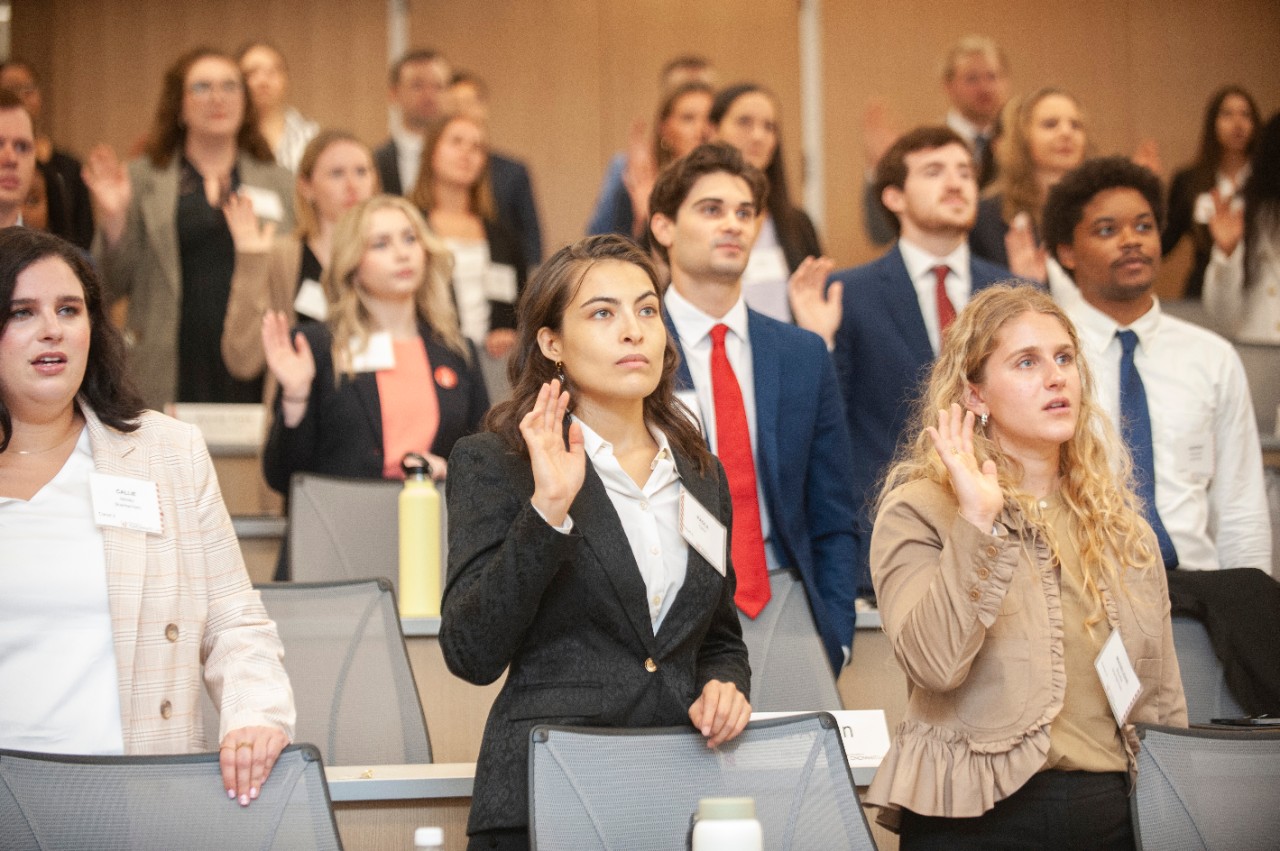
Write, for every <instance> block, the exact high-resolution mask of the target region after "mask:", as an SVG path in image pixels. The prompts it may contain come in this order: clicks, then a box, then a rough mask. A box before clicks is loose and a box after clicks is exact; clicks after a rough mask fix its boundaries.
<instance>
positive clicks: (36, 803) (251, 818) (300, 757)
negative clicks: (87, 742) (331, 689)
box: [0, 745, 342, 851]
mask: <svg viewBox="0 0 1280 851" xmlns="http://www.w3.org/2000/svg"><path fill="white" fill-rule="evenodd" d="M0 847H2V848H4V849H6V851H83V849H89V848H91V849H94V851H136V849H144V848H164V849H171V848H181V849H184V851H224V849H227V848H254V849H262V851H340V849H341V848H342V842H341V841H340V839H339V838H338V827H337V824H336V823H335V821H334V817H333V805H332V803H331V802H330V800H329V787H328V785H327V784H326V782H325V777H324V766H323V764H322V763H321V761H320V753H319V752H318V751H317V750H316V749H315V748H314V747H312V746H311V745H293V746H290V747H288V748H286V749H285V750H284V752H283V753H281V754H280V759H279V761H278V762H276V765H275V768H274V769H273V770H272V772H271V776H270V777H269V778H267V782H266V783H265V784H264V785H263V787H262V791H261V794H260V795H259V797H258V800H256V801H254V802H253V804H251V805H250V806H248V807H240V806H239V805H238V804H237V803H236V802H235V801H229V800H227V793H226V790H225V788H224V787H223V785H222V778H221V772H220V770H219V768H218V755H217V754H216V753H205V754H189V755H179V756H103V757H84V756H59V755H49V754H30V753H22V752H19V751H5V750H0Z"/></svg>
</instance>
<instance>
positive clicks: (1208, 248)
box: [1160, 168, 1213, 298]
mask: <svg viewBox="0 0 1280 851" xmlns="http://www.w3.org/2000/svg"><path fill="white" fill-rule="evenodd" d="M1212 189H1213V182H1212V180H1210V181H1206V180H1205V179H1204V178H1203V177H1202V176H1201V175H1200V173H1199V172H1198V171H1196V169H1194V168H1187V169H1183V170H1182V171H1180V172H1178V173H1177V174H1175V175H1174V176H1173V183H1171V184H1170V186H1169V215H1168V216H1167V217H1166V221H1165V225H1164V232H1163V233H1161V234H1160V249H1161V251H1163V252H1164V253H1165V254H1168V253H1169V252H1170V251H1173V249H1174V248H1176V247H1177V245H1178V242H1179V241H1181V239H1182V237H1183V236H1185V235H1186V234H1188V233H1190V234H1191V245H1192V248H1193V249H1194V250H1193V254H1192V262H1191V268H1190V269H1189V270H1188V271H1187V280H1186V283H1185V284H1184V289H1183V291H1182V297H1183V298H1200V294H1201V292H1202V291H1203V290H1204V273H1205V270H1206V269H1208V268H1209V259H1210V258H1211V257H1212V256H1213V234H1211V233H1210V232H1209V226H1208V225H1202V224H1200V223H1198V222H1196V221H1195V209H1196V199H1197V198H1199V197H1200V193H1201V192H1209V191H1210V190H1212Z"/></svg>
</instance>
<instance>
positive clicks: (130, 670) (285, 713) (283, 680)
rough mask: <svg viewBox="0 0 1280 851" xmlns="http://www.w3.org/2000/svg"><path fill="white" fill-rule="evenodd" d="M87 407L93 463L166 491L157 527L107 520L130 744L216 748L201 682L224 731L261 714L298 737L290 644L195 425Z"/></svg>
mask: <svg viewBox="0 0 1280 851" xmlns="http://www.w3.org/2000/svg"><path fill="white" fill-rule="evenodd" d="M80 410H81V411H83V412H84V415H85V419H86V421H87V423H88V429H89V440H90V443H91V445H92V447H93V464H94V468H95V469H96V470H97V471H98V472H100V473H109V474H111V475H117V476H130V477H133V478H138V479H146V480H149V481H154V482H155V483H156V485H157V487H158V490H159V495H160V514H161V523H162V526H163V531H162V532H161V534H159V535H151V534H147V533H145V532H140V531H136V530H131V529H118V528H114V527H104V528H103V530H102V533H103V538H104V541H105V543H104V548H105V551H106V563H107V594H108V598H109V601H110V606H111V622H112V631H113V633H114V636H115V650H116V665H117V667H118V669H119V670H118V673H119V682H120V715H121V722H122V727H123V732H124V750H125V753H128V754H152V753H184V752H190V751H199V750H205V749H213V748H216V747H217V744H218V743H217V742H206V741H204V738H205V737H204V732H203V719H202V712H201V701H200V690H201V688H203V687H207V688H208V690H209V695H210V696H211V697H212V698H213V702H214V705H216V706H221V708H222V710H221V711H222V719H221V728H220V730H219V738H221V737H222V736H225V735H226V733H227V731H229V730H234V729H237V728H239V727H246V726H254V725H265V726H274V727H280V728H282V729H283V730H285V732H286V733H287V734H288V735H289V737H290V738H291V739H292V737H293V724H294V708H293V691H292V689H291V688H290V686H289V678H288V677H287V676H286V674H285V670H284V664H283V660H284V651H283V649H282V648H281V646H280V639H279V636H278V635H277V634H276V627H275V624H274V623H273V622H272V621H271V619H270V618H268V617H267V612H266V609H264V608H263V606H262V601H261V599H260V598H259V596H258V592H257V591H255V590H253V587H252V586H251V585H250V583H249V576H248V574H247V573H246V572H245V568H244V559H243V558H242V557H241V555H240V544H239V542H238V541H237V540H236V536H235V532H234V531H233V530H232V528H231V518H230V517H229V516H228V515H227V509H226V506H225V505H224V504H223V502H222V493H221V491H220V490H219V489H218V480H217V477H216V476H215V474H214V471H213V462H212V461H211V459H210V458H209V450H208V449H207V448H206V447H205V444H204V440H203V438H201V436H200V433H199V431H198V430H196V429H195V428H194V427H192V426H189V425H185V424H183V423H180V422H178V421H177V420H174V419H170V418H169V417H166V416H163V415H162V414H158V413H155V412H154V411H146V412H144V413H143V414H142V416H141V418H140V420H139V422H140V427H139V428H138V430H137V431H135V432H133V433H131V434H125V433H123V432H119V431H117V430H115V429H113V428H111V427H109V426H106V425H103V423H102V422H101V421H100V420H98V418H97V416H95V415H94V413H93V411H92V410H90V409H89V407H88V405H86V404H85V403H84V402H83V401H81V402H80ZM202 675H203V677H202Z"/></svg>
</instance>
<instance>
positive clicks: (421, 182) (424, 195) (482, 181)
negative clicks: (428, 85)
mask: <svg viewBox="0 0 1280 851" xmlns="http://www.w3.org/2000/svg"><path fill="white" fill-rule="evenodd" d="M455 121H465V122H467V123H468V124H472V125H475V126H476V127H479V128H480V132H481V133H482V134H483V135H484V138H485V157H484V168H482V169H481V170H480V177H479V178H477V179H476V182H475V183H474V184H472V186H471V191H470V192H469V193H468V197H467V204H468V206H470V208H471V209H470V212H471V213H472V214H474V215H476V216H479V217H480V218H481V219H484V220H485V221H487V222H492V221H493V220H494V219H495V218H496V217H497V214H496V213H495V211H494V204H493V188H492V183H491V180H490V178H489V153H488V146H489V141H488V140H489V131H488V129H487V128H486V127H485V126H484V124H483V123H482V122H481V121H479V120H477V119H475V118H473V117H471V116H470V115H464V114H462V113H461V112H450V113H447V114H445V115H441V116H439V117H437V118H433V119H431V121H430V122H429V123H428V124H427V133H426V136H425V139H424V141H423V143H422V157H421V159H419V160H418V180H417V182H416V183H414V185H413V190H412V191H411V192H409V193H408V197H409V200H410V201H412V202H413V203H414V204H416V205H417V207H418V209H419V210H421V211H422V214H423V215H424V216H429V215H431V210H432V208H434V207H435V205H436V187H435V162H434V160H435V156H436V148H438V147H439V146H440V140H441V139H442V138H443V137H444V131H445V130H447V129H448V127H449V125H450V124H452V123H453V122H455Z"/></svg>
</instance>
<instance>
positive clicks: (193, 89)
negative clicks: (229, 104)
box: [187, 80, 243, 98]
mask: <svg viewBox="0 0 1280 851" xmlns="http://www.w3.org/2000/svg"><path fill="white" fill-rule="evenodd" d="M187 91H188V92H190V94H191V95H192V97H198V98H207V97H209V96H210V95H212V94H213V93H214V92H215V91H216V92H217V93H218V94H220V95H226V96H227V97H231V96H232V95H238V94H240V92H241V91H243V89H242V88H241V86H240V81H239V80H222V81H220V82H217V83H215V82H212V81H210V80H196V81H195V82H194V83H192V84H191V85H189V86H187Z"/></svg>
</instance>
